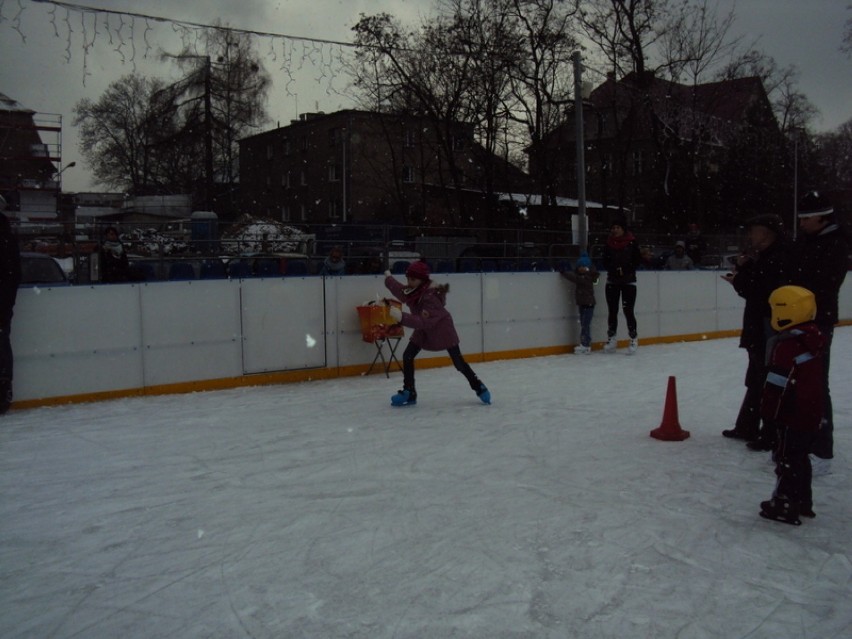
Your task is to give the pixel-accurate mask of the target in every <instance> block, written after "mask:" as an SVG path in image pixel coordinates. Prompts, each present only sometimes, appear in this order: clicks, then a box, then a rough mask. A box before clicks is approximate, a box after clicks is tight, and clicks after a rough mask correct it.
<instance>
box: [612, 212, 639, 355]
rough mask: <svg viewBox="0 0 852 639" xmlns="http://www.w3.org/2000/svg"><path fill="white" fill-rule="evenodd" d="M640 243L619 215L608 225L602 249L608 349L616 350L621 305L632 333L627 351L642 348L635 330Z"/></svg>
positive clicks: (629, 330)
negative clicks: (607, 234)
mask: <svg viewBox="0 0 852 639" xmlns="http://www.w3.org/2000/svg"><path fill="white" fill-rule="evenodd" d="M640 259H641V258H640V254H639V245H638V244H637V243H636V237H635V236H634V235H633V233H631V232H630V231H629V230H628V229H627V222H626V221H625V220H624V219H623V218H616V219H615V220H613V222H612V224H610V227H609V237H607V239H606V244H605V245H604V250H603V265H604V268H605V269H606V272H607V273H606V287H605V288H604V294H605V296H606V306H607V335H606V336H607V340H606V344H605V345H604V352H605V353H614V352H615V349H616V346H617V339H616V333H617V332H618V309H619V306H621V310H622V311H623V312H624V319H625V320H626V322H627V334H628V335H629V337H630V345H629V346H628V348H627V352H628V354H630V355H632V354H633V353H635V352H636V349H637V348H639V339H638V333H637V332H636V330H637V327H636V315H635V314H634V311H633V309H634V307H635V306H636V268H637V267H638V266H639V262H640Z"/></svg>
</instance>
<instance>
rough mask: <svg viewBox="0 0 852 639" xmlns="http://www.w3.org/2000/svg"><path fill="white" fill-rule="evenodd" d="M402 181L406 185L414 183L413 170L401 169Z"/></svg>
mask: <svg viewBox="0 0 852 639" xmlns="http://www.w3.org/2000/svg"><path fill="white" fill-rule="evenodd" d="M402 181H403V182H404V183H406V184H411V183H412V182H414V168H413V167H410V166H404V167H402Z"/></svg>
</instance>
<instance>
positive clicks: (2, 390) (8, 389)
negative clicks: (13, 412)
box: [0, 379, 12, 415]
mask: <svg viewBox="0 0 852 639" xmlns="http://www.w3.org/2000/svg"><path fill="white" fill-rule="evenodd" d="M11 405H12V380H11V379H0V415H4V414H5V413H6V411H8V410H9V407H10V406H11Z"/></svg>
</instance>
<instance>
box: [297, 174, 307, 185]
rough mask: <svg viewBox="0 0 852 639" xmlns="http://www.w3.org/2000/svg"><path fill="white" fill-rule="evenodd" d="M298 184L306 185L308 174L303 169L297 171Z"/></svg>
mask: <svg viewBox="0 0 852 639" xmlns="http://www.w3.org/2000/svg"><path fill="white" fill-rule="evenodd" d="M299 184H301V185H302V186H307V185H308V174H307V173H306V172H305V171H304V170H302V171H301V172H300V173H299Z"/></svg>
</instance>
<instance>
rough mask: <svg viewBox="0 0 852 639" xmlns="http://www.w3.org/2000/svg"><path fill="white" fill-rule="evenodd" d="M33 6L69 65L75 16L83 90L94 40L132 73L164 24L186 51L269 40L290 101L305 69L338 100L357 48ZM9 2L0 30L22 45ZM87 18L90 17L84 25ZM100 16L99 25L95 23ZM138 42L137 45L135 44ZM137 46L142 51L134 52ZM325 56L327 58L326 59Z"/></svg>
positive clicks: (67, 6) (1, 3) (86, 9)
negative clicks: (227, 37)
mask: <svg viewBox="0 0 852 639" xmlns="http://www.w3.org/2000/svg"><path fill="white" fill-rule="evenodd" d="M30 1H31V2H35V3H38V4H45V5H50V8H49V9H48V12H47V13H48V16H49V21H50V24H51V26H52V27H53V33H54V36H55V37H56V38H57V39H64V40H65V50H64V56H63V57H64V58H65V61H66V63H69V64H70V63H71V60H72V57H73V53H72V48H73V46H74V40H75V34H76V31H75V28H74V27H73V26H72V17H73V15H72V14H78V15H79V16H80V29H81V32H82V33H81V38H82V41H81V44H80V48H81V50H82V58H83V86H85V85H86V80H87V78H88V77H90V76H91V75H92V73H91V71H90V68H89V56H90V55H92V53H93V51H94V48H95V45H96V43H97V41H98V40H99V39H103V38H106V40H107V43H108V46H109V48H110V49H111V50H112V51H113V52H114V53H115V54H117V55H118V56H120V58H121V64H122V65H124V64H130V65H131V66H132V68H133V71H134V72H135V71H136V62H137V57H138V56H141V58H142V59H148V58H149V56H150V55H151V52H152V51H154V49H155V48H156V45H155V44H154V43H152V38H153V33H154V26H153V25H154V24H168V25H170V26H171V29H172V31H173V32H174V33H175V34H176V35H177V36H178V38H179V39H180V41H181V43H182V44H183V46H184V47H185V48H187V49H191V48H197V47H198V45H199V43H200V41H201V40H202V39H203V38H204V35H205V34H207V33H209V32H210V31H227V32H233V33H238V34H243V35H246V36H249V37H251V38H253V39H255V38H256V39H263V38H266V39H268V40H269V52H268V53H267V57H268V58H270V57H271V59H272V61H273V62H276V63H277V62H279V57H280V58H281V60H280V65H279V71H280V72H281V73H283V74H284V75H285V76H286V87H285V90H286V92H287V93H288V94H290V95H294V93H293V91H292V90H291V87H292V86H293V85H294V84H295V83H296V78H295V77H294V75H293V74H294V73H298V72H300V71H302V69H303V68H304V67H313V68H314V69H317V73H318V77H315V78H314V79H315V80H316V82H318V83H320V82H321V83H323V84H325V85H326V92H327V93H329V94H331V93H335V94H339V93H340V92H339V91H338V90H337V89H336V88H335V87H334V83H335V80H336V79H337V78H338V77H339V76H340V75H342V74H343V69H344V68H345V64H344V58H345V56H346V54H347V50H349V49H352V50H354V49H355V48H356V45H355V44H353V43H351V42H342V41H339V40H329V39H324V38H314V37H309V36H298V35H290V34H285V33H275V32H269V31H256V30H251V29H238V28H234V27H230V26H219V25H212V24H204V23H201V22H192V21H188V20H177V19H172V18H164V17H161V16H156V15H150V14H144V13H138V12H133V11H117V10H114V9H104V8H100V7H92V6H89V5H85V4H79V3H71V2H62V1H60V0H30ZM7 2H8V0H0V24H2V23H3V22H10V25H11V28H12V29H14V30H15V31H16V32H17V33H18V34H19V36H20V37H21V40H22V41H23V42H24V43H26V35H25V33H24V31H23V28H22V24H21V22H22V16H23V14H24V11H25V7H24V4H23V0H17V4H18V6H17V11H16V12H15V15H14V17H13V18H11V19H9V18H7V17H5V15H4V9H5V8H7V7H6V5H7ZM60 9H61V10H64V13H65V15H64V16H60V15H59V14H58V11H59V10H60ZM88 16H92V18H91V20H89V18H88ZM101 16H103V19H102V21H100V22H99V17H101ZM137 21H141V23H142V24H144V29H142V30H141V33H140V29H139V28H138V25H137ZM140 39H141V42H138V41H139V40H140ZM276 41H280V42H281V43H282V44H281V55H280V56H279V55H278V54H277V52H276V50H275V42H276ZM137 44H140V45H144V46H140V47H139V48H137ZM326 51H327V52H328V53H327V55H326Z"/></svg>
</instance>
